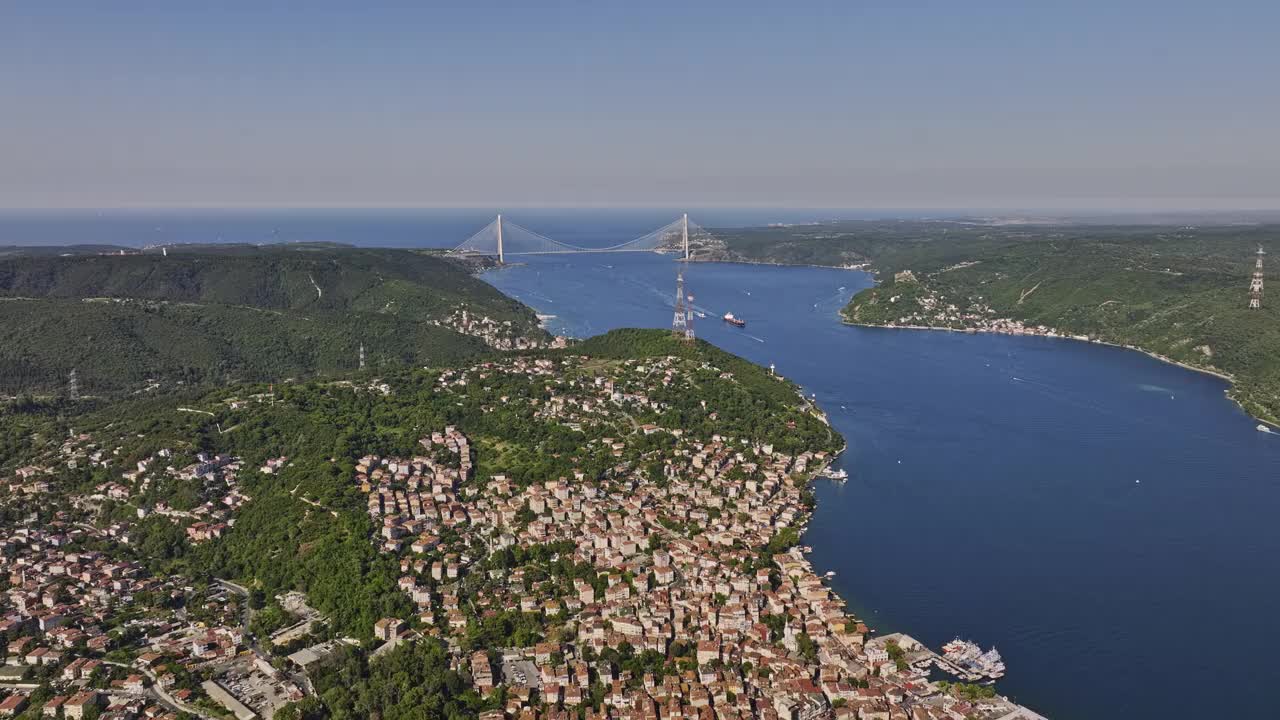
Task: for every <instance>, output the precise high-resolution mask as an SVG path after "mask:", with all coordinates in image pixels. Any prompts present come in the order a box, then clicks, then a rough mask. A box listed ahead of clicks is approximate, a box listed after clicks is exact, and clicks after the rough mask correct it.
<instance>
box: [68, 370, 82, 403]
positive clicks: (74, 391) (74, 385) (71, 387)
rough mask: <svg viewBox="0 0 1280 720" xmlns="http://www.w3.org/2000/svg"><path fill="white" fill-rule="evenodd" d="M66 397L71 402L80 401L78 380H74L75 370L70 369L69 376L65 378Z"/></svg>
mask: <svg viewBox="0 0 1280 720" xmlns="http://www.w3.org/2000/svg"><path fill="white" fill-rule="evenodd" d="M67 395H69V396H70V397H71V399H72V400H79V399H80V380H79V379H78V378H76V369H75V368H71V375H70V376H69V377H68V378H67Z"/></svg>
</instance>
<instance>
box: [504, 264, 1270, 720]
mask: <svg viewBox="0 0 1280 720" xmlns="http://www.w3.org/2000/svg"><path fill="white" fill-rule="evenodd" d="M674 274H675V272H674V264H673V263H672V262H671V261H670V260H668V259H665V258H660V257H655V256H648V255H641V256H637V255H604V254H601V255H581V256H573V257H570V258H554V259H550V258H541V259H534V260H531V261H530V262H529V263H528V264H527V265H525V266H521V267H514V268H508V269H502V270H497V271H493V272H491V273H489V274H488V275H487V276H486V277H487V279H488V280H489V281H490V282H491V283H493V284H494V285H495V286H497V287H498V288H499V289H501V290H503V291H504V292H507V293H509V294H511V295H513V296H515V297H517V298H519V299H521V300H523V301H524V302H526V303H528V304H529V305H531V306H533V307H535V308H537V309H538V310H539V312H544V313H549V314H554V315H555V316H556V317H555V318H554V319H553V320H551V321H550V322H551V327H552V329H554V330H557V331H559V332H564V333H568V334H571V335H578V336H582V335H590V334H594V333H598V332H602V331H605V330H607V329H609V328H613V327H620V326H652V327H663V326H666V325H667V324H668V323H669V322H670V312H671V310H670V300H669V298H670V296H671V295H672V294H673V283H674ZM687 280H688V283H689V287H690V291H691V292H692V293H694V295H695V298H696V304H697V305H698V306H699V307H701V308H703V309H704V311H705V313H706V314H707V316H708V317H707V318H706V319H705V320H703V319H699V320H698V321H697V323H698V324H697V332H698V333H699V335H700V336H701V337H704V338H706V339H708V340H710V341H712V342H714V343H716V344H717V345H719V346H721V347H723V348H725V349H727V350H730V351H732V352H735V353H738V354H740V355H743V356H745V357H747V358H750V359H752V360H754V361H756V362H759V363H762V364H768V363H776V364H777V367H778V371H779V372H781V373H783V374H785V375H787V376H788V377H790V378H792V379H793V380H796V381H797V382H799V383H801V384H802V385H803V386H804V387H805V388H806V391H807V392H811V393H815V394H816V395H817V398H818V401H819V402H820V403H821V405H822V407H823V408H824V409H825V410H826V411H827V412H828V413H829V414H830V417H831V420H832V422H833V423H834V425H835V426H836V428H837V429H839V430H840V431H841V432H842V433H843V434H844V435H845V437H846V438H847V439H848V440H849V450H848V452H847V453H846V455H844V456H843V459H842V465H843V467H844V468H845V469H847V470H848V471H849V472H850V474H851V478H850V480H849V481H848V482H847V483H846V484H844V485H837V484H833V483H827V482H823V483H822V484H821V486H820V488H819V491H818V511H817V515H816V516H815V518H814V519H813V522H812V524H811V527H810V529H809V532H808V534H807V535H806V538H805V541H806V542H807V543H808V544H809V545H811V546H812V547H813V559H814V561H815V563H816V564H817V566H818V567H820V568H823V569H831V570H835V571H836V573H837V575H836V577H835V580H834V584H835V587H836V588H837V590H839V592H840V593H841V595H842V596H843V597H845V598H846V599H847V600H849V601H850V603H851V605H852V606H853V608H854V609H855V610H856V611H858V612H859V613H860V614H861V615H862V616H863V617H865V618H866V619H867V620H868V622H869V623H870V624H871V625H872V626H873V627H874V628H876V629H877V630H881V631H904V632H907V633H909V634H911V635H914V636H915V637H917V638H919V639H920V640H923V641H925V642H927V643H929V644H930V645H932V646H934V647H937V646H939V645H941V644H942V643H944V642H946V641H948V640H950V639H951V638H952V637H953V636H955V635H961V636H963V637H967V638H971V639H973V640H975V641H977V642H980V643H982V644H983V645H984V646H985V645H992V644H994V645H996V646H997V647H999V649H1000V651H1001V652H1002V653H1003V654H1004V656H1005V659H1006V662H1007V663H1008V665H1009V668H1010V672H1009V675H1008V677H1007V678H1005V679H1004V680H1003V681H1001V684H1000V688H1001V690H1002V691H1003V692H1005V693H1006V694H1009V695H1011V696H1013V697H1014V698H1015V699H1017V700H1020V701H1022V702H1024V703H1026V704H1028V705H1030V706H1032V707H1033V708H1036V709H1038V710H1040V711H1041V712H1043V713H1045V714H1047V715H1049V716H1051V717H1054V718H1090V719H1094V718H1126V719H1127V720H1132V719H1134V718H1174V717H1176V718H1189V717H1235V716H1240V717H1272V716H1274V713H1273V712H1272V701H1271V700H1270V698H1269V697H1267V694H1266V693H1265V690H1264V689H1266V688H1273V687H1280V666H1277V665H1276V664H1274V663H1273V662H1271V659H1270V653H1271V651H1272V650H1274V649H1275V648H1277V647H1280V624H1278V623H1276V621H1275V619H1274V611H1275V609H1276V607H1277V603H1276V598H1277V596H1278V595H1277V594H1278V593H1280V573H1277V571H1276V569H1275V568H1276V564H1275V560H1276V558H1277V557H1280V525H1277V523H1275V522H1274V520H1273V518H1274V515H1275V513H1276V509H1277V508H1280V437H1276V436H1271V435H1265V434H1262V433H1258V432H1256V431H1255V430H1254V427H1253V426H1254V424H1255V423H1253V422H1252V421H1251V420H1250V419H1249V418H1248V417H1247V416H1246V415H1245V414H1244V413H1242V412H1241V411H1240V410H1239V409H1237V408H1236V406H1235V405H1234V404H1232V403H1231V402H1230V401H1228V400H1227V399H1226V398H1225V397H1224V395H1223V391H1224V389H1225V387H1226V385H1225V383H1223V382H1222V381H1220V380H1218V379H1216V378H1213V377H1210V376H1207V375H1203V374H1199V373H1194V372H1190V371H1187V370H1183V369H1181V368H1177V367H1174V366H1171V365H1167V364H1163V363H1160V362H1158V361H1156V360H1153V359H1151V358H1149V357H1146V356H1144V355H1141V354H1139V353H1135V352H1130V351H1125V350H1120V349H1116V348H1109V347H1104V346H1095V345H1088V344H1084V343H1078V342H1073V341H1068V340H1052V339H1045V338H1015V337H1006V336H991V335H964V334H956V333H946V332H926V331H909V330H877V329H867V328H853V327H847V326H843V325H841V324H840V323H839V322H838V320H837V316H836V312H837V310H838V309H839V308H840V307H841V306H842V305H843V304H844V303H845V301H847V300H848V298H849V297H850V295H851V294H852V293H853V292H855V291H856V290H858V289H860V288H862V287H865V286H866V285H867V284H868V282H869V280H868V278H867V276H866V275H864V274H862V273H857V272H849V271H839V270H825V269H816V268H774V267H760V266H744V265H694V266H693V267H691V268H690V269H689V271H688V273H687ZM842 288H843V289H842ZM725 312H733V313H735V314H736V315H739V316H741V317H744V318H746V319H747V320H748V325H747V327H746V328H745V329H743V330H737V329H734V328H731V327H729V326H727V325H726V324H725V323H723V322H722V321H721V320H719V319H718V318H719V317H720V316H722V315H723V314H724V313H725ZM1237 714H1238V715H1237Z"/></svg>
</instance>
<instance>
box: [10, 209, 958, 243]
mask: <svg viewBox="0 0 1280 720" xmlns="http://www.w3.org/2000/svg"><path fill="white" fill-rule="evenodd" d="M498 212H499V210H498V209H497V208H493V209H485V208H478V209H476V208H468V209H404V210H394V209H392V210H385V209H358V210H357V209H332V210H330V209H299V210H283V209H282V210H241V209H235V210H0V246H4V245H45V246H47V245H120V246H125V247H144V246H149V245H171V244H175V243H250V244H262V243H281V242H285V243H288V242H332V243H343V244H347V245H358V246H363V247H395V248H414V247H430V248H444V247H455V246H457V245H459V244H461V243H462V241H464V240H466V239H467V238H468V237H469V236H470V235H471V234H472V233H474V232H476V231H478V230H480V229H481V228H483V227H484V226H485V225H487V224H488V223H489V221H491V220H493V218H494V216H495V215H497V213H498ZM501 212H502V213H503V214H504V217H506V218H508V219H510V220H512V221H514V222H517V223H519V224H521V225H523V226H525V227H528V228H529V229H531V230H536V231H538V232H540V233H543V234H546V235H550V236H552V237H554V238H556V239H558V240H563V241H566V242H569V243H573V244H577V245H581V246H585V247H591V246H593V245H595V246H605V245H609V244H613V243H614V242H617V241H620V240H626V239H630V238H631V237H636V236H639V235H642V234H644V233H646V232H648V231H650V230H654V229H656V228H659V227H661V226H663V225H665V224H667V223H669V222H671V221H672V220H674V219H676V218H677V217H679V216H680V214H681V213H682V212H688V213H689V218H690V220H692V221H693V222H696V223H698V224H700V225H702V226H704V227H744V226H756V225H766V224H769V223H809V222H826V221H831V220H856V219H872V218H880V217H888V216H890V215H892V216H895V217H897V216H901V215H902V214H901V213H897V212H892V213H891V212H889V211H869V210H794V209H792V210H787V209H772V210H771V209H741V208H728V209H727V208H720V209H715V208H711V209H701V210H699V209H683V210H682V209H677V208H640V209H546V208H537V209H523V210H522V209H519V208H516V209H505V210H501ZM937 212H938V213H941V214H945V213H946V211H937ZM930 216H935V217H936V216H941V215H932V214H931V213H930V212H925V211H921V212H919V213H913V214H911V217H930Z"/></svg>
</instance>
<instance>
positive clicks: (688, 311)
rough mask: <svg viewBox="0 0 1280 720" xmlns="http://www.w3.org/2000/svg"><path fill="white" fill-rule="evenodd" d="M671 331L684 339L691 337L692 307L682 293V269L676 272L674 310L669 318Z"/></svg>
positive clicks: (690, 338)
mask: <svg viewBox="0 0 1280 720" xmlns="http://www.w3.org/2000/svg"><path fill="white" fill-rule="evenodd" d="M671 333H672V334H673V335H675V336H676V337H678V338H684V339H685V340H692V339H693V308H692V307H690V306H689V304H688V302H687V301H686V300H685V295H684V271H683V270H681V271H679V272H677V273H676V311H675V314H674V315H673V316H672V318H671Z"/></svg>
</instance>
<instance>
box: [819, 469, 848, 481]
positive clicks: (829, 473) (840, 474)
mask: <svg viewBox="0 0 1280 720" xmlns="http://www.w3.org/2000/svg"><path fill="white" fill-rule="evenodd" d="M818 474H819V475H821V476H822V477H824V478H830V479H832V480H839V481H841V482H844V481H845V480H848V479H849V471H847V470H832V469H831V468H827V469H826V470H823V471H822V472H820V473H818Z"/></svg>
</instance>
